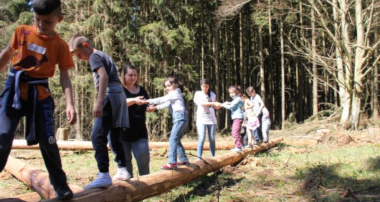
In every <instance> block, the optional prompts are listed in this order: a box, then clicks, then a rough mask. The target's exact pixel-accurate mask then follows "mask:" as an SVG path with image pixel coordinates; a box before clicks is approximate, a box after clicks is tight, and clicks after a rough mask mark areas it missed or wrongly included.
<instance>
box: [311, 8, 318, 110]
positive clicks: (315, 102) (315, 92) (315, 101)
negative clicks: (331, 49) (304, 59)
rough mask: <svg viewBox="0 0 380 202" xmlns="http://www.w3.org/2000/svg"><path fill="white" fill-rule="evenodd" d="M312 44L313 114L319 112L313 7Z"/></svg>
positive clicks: (312, 13) (312, 14) (312, 12)
mask: <svg viewBox="0 0 380 202" xmlns="http://www.w3.org/2000/svg"><path fill="white" fill-rule="evenodd" d="M311 2H312V4H314V0H311ZM311 38H312V39H311V40H312V42H311V44H312V45H311V46H312V51H313V56H312V57H313V60H312V71H313V115H316V114H317V113H318V80H317V77H318V70H317V63H316V57H317V34H316V31H315V14H314V9H311Z"/></svg>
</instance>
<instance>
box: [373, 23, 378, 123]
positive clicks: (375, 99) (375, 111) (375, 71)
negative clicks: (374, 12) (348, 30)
mask: <svg viewBox="0 0 380 202" xmlns="http://www.w3.org/2000/svg"><path fill="white" fill-rule="evenodd" d="M374 31H375V41H378V40H380V37H379V30H374ZM375 55H379V49H376V50H375ZM379 66H380V65H379V64H377V65H376V66H375V67H374V68H373V75H374V79H373V81H372V86H373V87H372V89H373V90H372V96H371V97H372V106H371V108H372V110H371V111H372V119H374V120H375V121H377V120H378V119H379V77H378V76H379Z"/></svg>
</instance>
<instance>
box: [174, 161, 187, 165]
mask: <svg viewBox="0 0 380 202" xmlns="http://www.w3.org/2000/svg"><path fill="white" fill-rule="evenodd" d="M189 165H190V162H188V161H185V162H180V161H178V162H177V166H189Z"/></svg>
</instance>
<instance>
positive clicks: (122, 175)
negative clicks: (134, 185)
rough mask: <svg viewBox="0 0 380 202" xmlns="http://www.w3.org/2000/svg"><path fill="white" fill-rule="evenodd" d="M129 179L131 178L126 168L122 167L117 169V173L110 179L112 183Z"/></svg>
mask: <svg viewBox="0 0 380 202" xmlns="http://www.w3.org/2000/svg"><path fill="white" fill-rule="evenodd" d="M131 177H132V176H131V174H129V172H128V170H127V168H126V167H123V168H117V173H116V174H115V175H114V176H113V177H112V180H113V181H116V180H122V181H125V180H128V179H129V178H131Z"/></svg>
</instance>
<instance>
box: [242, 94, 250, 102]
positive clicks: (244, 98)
mask: <svg viewBox="0 0 380 202" xmlns="http://www.w3.org/2000/svg"><path fill="white" fill-rule="evenodd" d="M240 97H241V100H242V101H243V102H245V101H249V99H248V97H247V96H246V95H245V94H242V95H241V96H240Z"/></svg>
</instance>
